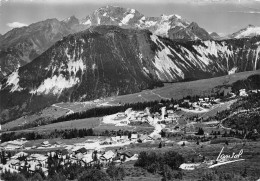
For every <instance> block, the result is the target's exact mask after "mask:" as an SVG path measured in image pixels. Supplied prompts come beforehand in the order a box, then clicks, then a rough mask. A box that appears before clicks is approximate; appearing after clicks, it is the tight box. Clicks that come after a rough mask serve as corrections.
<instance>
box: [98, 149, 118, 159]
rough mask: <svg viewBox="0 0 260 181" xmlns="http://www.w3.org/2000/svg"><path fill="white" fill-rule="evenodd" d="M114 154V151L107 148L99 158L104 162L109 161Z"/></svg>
mask: <svg viewBox="0 0 260 181" xmlns="http://www.w3.org/2000/svg"><path fill="white" fill-rule="evenodd" d="M115 156H116V153H114V152H113V151H112V150H108V151H107V152H105V153H104V154H103V155H102V156H100V159H101V160H103V161H105V162H111V161H112V159H113V158H114V157H115Z"/></svg>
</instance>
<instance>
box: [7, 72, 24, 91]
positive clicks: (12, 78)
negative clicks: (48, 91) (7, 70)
mask: <svg viewBox="0 0 260 181" xmlns="http://www.w3.org/2000/svg"><path fill="white" fill-rule="evenodd" d="M6 86H12V88H11V90H10V92H14V91H21V90H23V88H21V87H20V86H19V74H18V70H16V71H15V72H13V73H12V74H11V75H9V76H8V79H7V82H6Z"/></svg>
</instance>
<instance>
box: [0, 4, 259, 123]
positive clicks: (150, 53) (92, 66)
mask: <svg viewBox="0 0 260 181" xmlns="http://www.w3.org/2000/svg"><path fill="white" fill-rule="evenodd" d="M143 17H144V16H143V15H142V14H140V13H139V12H137V11H136V10H133V9H125V8H120V7H112V6H107V7H104V8H100V9H98V10H96V11H95V12H93V13H92V14H91V15H89V16H87V17H86V18H83V19H82V20H78V19H77V18H76V17H74V16H72V17H70V18H68V19H66V20H63V21H58V20H56V19H49V20H46V21H43V22H38V23H35V24H32V25H30V26H28V27H23V28H17V29H14V30H12V31H10V32H8V33H6V34H5V35H3V36H2V37H0V38H1V41H0V42H1V43H0V47H1V48H2V49H4V50H5V51H6V52H5V53H3V52H2V50H1V58H3V59H1V62H2V61H3V60H6V65H8V66H14V67H15V65H14V64H15V62H16V61H17V60H19V61H20V62H19V61H17V62H18V63H20V65H22V63H24V64H25V65H24V66H21V67H20V68H18V66H16V68H14V67H13V70H12V67H10V68H9V71H10V72H9V74H8V75H6V74H7V72H5V73H3V72H4V71H2V70H3V67H2V65H3V64H1V72H2V74H3V76H2V81H1V85H0V87H1V90H0V100H1V104H0V117H1V120H3V121H4V122H6V121H8V120H12V119H14V118H17V117H19V116H21V115H24V114H28V113H30V112H35V111H38V110H40V109H42V108H44V107H46V106H49V105H51V104H54V103H56V102H61V101H64V102H66V101H72V102H73V101H87V100H93V99H98V98H103V97H109V96H117V95H123V94H131V93H135V92H140V91H142V90H144V89H152V88H154V87H158V86H163V83H170V82H178V81H187V80H197V79H204V78H210V77H217V76H221V75H227V74H233V73H235V72H243V71H249V70H256V69H259V68H260V63H259V57H258V55H259V52H260V46H259V41H260V37H258V36H253V37H246V38H229V39H226V40H213V38H212V37H211V36H210V35H209V34H208V33H207V32H206V33H205V32H204V30H203V29H201V28H200V27H199V26H198V25H197V24H196V23H189V22H187V21H186V20H183V19H182V18H180V17H179V16H177V15H171V16H165V15H163V16H161V17H159V18H146V17H145V18H143ZM151 21H153V22H156V23H155V24H153V23H151ZM147 22H150V23H148V24H149V26H148V25H147V26H146V24H147ZM166 22H168V23H169V22H170V28H169V26H167V28H166V29H167V31H165V27H166V26H164V25H165V24H167V23H166ZM134 27H135V28H134ZM162 27H163V28H162ZM162 29H163V31H162ZM177 29H178V30H179V31H177ZM204 35H205V36H204ZM213 35H214V34H213ZM215 36H216V35H215ZM198 37H199V38H198ZM2 40H3V41H2ZM8 58H10V59H8ZM7 60H8V61H7ZM12 61H13V64H12ZM18 63H17V65H18ZM6 70H8V68H7V69H6Z"/></svg>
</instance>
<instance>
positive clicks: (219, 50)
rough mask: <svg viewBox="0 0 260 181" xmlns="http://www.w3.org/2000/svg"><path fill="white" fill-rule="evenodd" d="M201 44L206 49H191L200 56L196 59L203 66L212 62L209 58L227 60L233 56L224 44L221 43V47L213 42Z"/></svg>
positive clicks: (195, 47) (200, 47)
mask: <svg viewBox="0 0 260 181" xmlns="http://www.w3.org/2000/svg"><path fill="white" fill-rule="evenodd" d="M203 43H204V44H205V45H206V47H204V46H201V45H199V46H196V45H193V48H194V49H195V50H196V51H197V52H198V53H199V54H200V56H197V58H198V59H199V60H200V61H201V62H203V63H204V64H205V65H209V64H210V63H211V62H212V61H211V58H210V56H214V57H217V58H218V57H222V58H226V59H227V60H228V57H230V56H233V52H232V51H231V50H229V49H228V46H227V45H226V44H225V43H224V42H222V45H220V44H218V43H216V42H215V41H204V42H203Z"/></svg>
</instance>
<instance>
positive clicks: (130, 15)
mask: <svg viewBox="0 0 260 181" xmlns="http://www.w3.org/2000/svg"><path fill="white" fill-rule="evenodd" d="M133 17H134V14H128V15H126V16H125V17H124V18H123V19H122V21H121V22H122V24H128V22H129V20H130V19H132V18H133Z"/></svg>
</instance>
